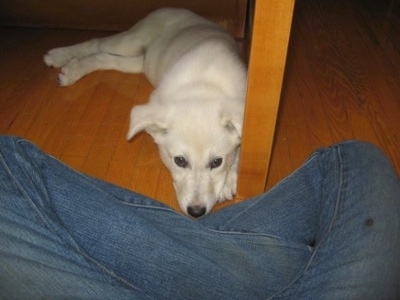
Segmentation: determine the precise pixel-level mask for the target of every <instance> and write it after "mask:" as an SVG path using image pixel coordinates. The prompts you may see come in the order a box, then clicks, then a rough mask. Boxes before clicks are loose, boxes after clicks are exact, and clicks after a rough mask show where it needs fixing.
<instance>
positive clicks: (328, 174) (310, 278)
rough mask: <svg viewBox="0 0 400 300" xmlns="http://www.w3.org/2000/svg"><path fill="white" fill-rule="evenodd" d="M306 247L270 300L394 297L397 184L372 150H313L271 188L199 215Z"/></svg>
mask: <svg viewBox="0 0 400 300" xmlns="http://www.w3.org/2000/svg"><path fill="white" fill-rule="evenodd" d="M200 222H202V223H203V224H205V225H206V226H209V227H211V228H216V229H219V230H230V231H234V230H237V231H246V232H255V233H265V234H270V235H274V236H277V237H279V238H280V239H287V240H290V241H292V242H298V243H302V244H305V245H309V246H310V247H312V252H313V253H312V255H311V257H310V260H309V261H308V262H307V263H306V264H305V265H304V269H303V271H302V272H301V273H299V276H298V277H296V278H294V279H293V281H292V282H291V283H290V284H289V285H287V286H286V287H284V288H283V289H282V290H281V291H280V292H278V293H276V294H275V295H273V296H272V297H273V298H274V299H278V298H280V299H399V298H400V294H399V292H400V291H399V287H400V259H399V258H398V256H399V254H400V181H399V178H398V175H397V174H396V172H395V171H394V169H393V167H392V165H391V163H390V162H389V161H388V159H387V158H386V157H385V155H384V154H383V153H382V152H381V151H380V150H379V149H377V148H376V147H374V146H372V145H370V144H367V143H360V142H346V143H342V144H338V145H335V146H333V147H331V148H328V149H321V150H320V151H316V152H315V153H314V154H313V155H312V156H311V157H310V158H309V159H308V161H307V162H306V163H305V164H304V165H303V166H302V167H301V168H300V169H299V170H297V171H296V172H294V173H293V174H292V175H290V176H289V177H288V178H286V179H285V180H284V181H282V182H281V183H279V184H278V185H277V186H276V187H275V188H273V189H272V190H271V191H270V192H268V193H266V194H264V195H262V196H260V197H256V198H255V199H252V200H248V201H244V202H242V203H240V204H238V205H233V206H230V207H228V208H226V209H224V210H221V211H218V212H216V213H214V214H210V215H209V216H206V217H204V218H202V219H201V220H200Z"/></svg>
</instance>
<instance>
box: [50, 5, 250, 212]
mask: <svg viewBox="0 0 400 300" xmlns="http://www.w3.org/2000/svg"><path fill="white" fill-rule="evenodd" d="M44 61H45V63H46V64H47V65H48V66H52V67H62V69H61V72H60V74H59V75H58V82H59V84H60V85H61V86H68V85H71V84H73V83H74V82H76V81H77V80H79V79H80V78H81V77H83V76H85V75H86V74H88V73H90V72H93V71H96V70H118V71H123V72H129V73H140V72H143V73H144V74H145V75H146V76H147V78H148V79H149V80H150V82H151V83H152V84H153V86H154V87H155V89H154V91H153V93H152V94H151V96H150V100H149V102H148V103H147V104H144V105H137V106H135V107H134V108H133V109H132V111H131V117H130V126H129V131H128V133H127V139H128V140H130V139H132V138H133V137H134V136H135V135H136V134H137V133H138V132H140V131H143V130H144V131H146V132H148V133H149V134H150V135H151V136H152V137H153V139H154V141H155V142H156V143H157V145H158V147H159V151H160V155H161V158H162V160H163V162H164V164H165V165H166V166H167V168H168V169H169V170H170V172H171V174H172V177H173V183H174V187H175V190H176V194H177V198H178V202H179V206H180V208H181V209H182V211H183V212H184V213H185V214H188V215H190V216H192V217H195V218H197V217H200V216H203V215H205V214H207V213H209V212H210V210H211V209H212V207H213V206H214V205H215V204H216V203H217V202H221V201H224V200H226V199H232V198H233V197H234V195H235V193H236V181H237V166H238V155H239V147H240V142H241V133H242V123H243V112H244V102H245V93H246V79H247V78H246V76H247V75H246V69H245V66H244V64H243V62H242V60H241V58H240V54H239V51H238V47H237V44H236V42H235V40H234V38H233V37H232V36H230V35H229V34H228V33H227V32H226V31H225V30H224V29H222V28H221V27H219V26H218V25H216V24H214V23H213V22H211V21H209V20H206V19H204V18H202V17H200V16H198V15H196V14H194V13H192V12H190V11H188V10H185V9H172V8H164V9H159V10H157V11H155V12H153V13H151V14H150V15H148V16H147V17H146V18H144V19H143V20H141V21H139V22H138V23H137V24H136V25H135V26H133V27H132V28H131V29H129V30H127V31H124V32H121V33H119V34H116V35H113V36H110V37H106V38H100V39H92V40H89V41H86V42H83V43H79V44H76V45H73V46H69V47H61V48H55V49H52V50H50V51H49V52H48V53H47V54H45V56H44Z"/></svg>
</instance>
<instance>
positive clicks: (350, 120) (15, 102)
mask: <svg viewBox="0 0 400 300" xmlns="http://www.w3.org/2000/svg"><path fill="white" fill-rule="evenodd" d="M108 34H109V33H106V32H93V31H92V32H89V31H67V30H65V31H63V30H51V29H27V28H1V29H0V133H1V134H9V135H18V136H22V137H24V138H27V139H29V140H31V141H33V142H34V143H36V144H37V145H39V146H40V147H41V148H42V149H44V150H45V151H46V152H48V153H50V154H52V155H54V156H55V157H57V158H59V159H61V160H62V161H64V162H66V163H67V164H69V165H71V166H72V167H74V168H76V169H78V170H80V171H83V172H85V173H87V174H90V175H93V176H96V177H98V178H101V179H105V180H107V181H110V182H113V183H116V184H118V185H120V186H123V187H126V188H128V189H132V190H135V191H138V192H140V193H144V194H146V195H149V196H151V197H154V198H156V199H158V200H160V201H163V202H165V203H168V204H170V205H172V206H173V207H174V208H177V204H176V201H175V193H174V191H173V187H172V183H171V178H170V175H169V174H168V171H167V170H166V168H165V167H164V166H163V165H162V163H161V161H160V159H159V156H158V152H157V148H156V146H155V145H154V143H153V141H152V139H151V138H150V137H149V136H148V135H146V134H140V135H139V136H137V137H136V138H135V139H134V140H133V141H132V142H129V143H128V142H127V141H126V140H125V134H126V131H127V128H128V116H129V112H130V109H131V107H132V106H133V105H135V104H138V103H144V102H146V100H147V97H148V95H149V93H150V92H151V90H152V87H151V85H150V84H149V83H148V81H147V80H146V79H145V78H144V76H142V75H132V74H122V73H118V72H113V71H104V72H96V73H93V74H91V75H89V76H87V77H85V78H84V79H82V80H80V81H79V82H77V83H76V84H75V85H73V86H71V87H66V88H60V87H58V86H57V84H56V75H57V73H58V71H57V70H56V69H51V68H47V67H46V66H45V65H44V63H43V61H42V55H43V54H44V53H45V52H46V51H47V50H48V49H50V48H53V47H57V46H64V45H69V44H72V43H76V42H79V41H83V40H85V39H89V38H91V37H95V36H97V37H99V36H104V35H108ZM266 59H267V58H266ZM347 139H359V140H365V141H370V142H373V143H375V144H376V145H378V146H380V147H381V148H382V149H383V150H384V151H385V152H386V153H387V154H388V156H389V157H390V158H391V159H392V161H393V163H394V165H395V167H396V168H397V170H398V171H399V172H400V8H399V4H398V3H397V1H396V0H393V1H392V0H355V1H347V0H326V1H314V0H297V3H296V9H295V14H294V20H293V30H292V34H291V41H290V45H289V54H288V60H287V69H286V74H285V80H284V87H283V91H282V100H281V107H280V113H279V119H278V126H277V132H276V137H275V144H274V148H273V154H272V161H271V169H270V174H269V179H268V182H267V185H266V189H269V188H270V187H271V186H273V185H274V184H275V183H277V182H278V181H279V180H280V179H282V178H283V177H284V176H286V175H288V174H289V173H290V172H291V171H293V170H294V169H296V168H297V167H298V166H300V165H301V163H302V162H303V161H304V159H306V158H307V156H308V155H309V154H310V153H311V151H312V150H314V149H315V148H318V147H323V146H328V145H330V144H332V143H335V142H339V141H342V140H347Z"/></svg>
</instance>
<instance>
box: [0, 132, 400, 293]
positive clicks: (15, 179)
mask: <svg viewBox="0 0 400 300" xmlns="http://www.w3.org/2000/svg"><path fill="white" fill-rule="evenodd" d="M399 254H400V182H399V178H398V176H397V175H396V173H395V171H394V170H393V167H392V166H391V164H390V162H389V161H388V160H387V158H386V157H385V156H384V155H383V154H382V153H381V152H380V151H379V150H378V149H377V148H375V147H374V146H372V145H370V144H366V143H360V142H346V143H341V144H338V145H335V146H333V147H330V148H327V149H321V150H318V151H316V152H314V153H313V154H312V155H311V156H310V158H309V159H308V160H307V161H306V162H305V164H304V165H303V166H302V167H301V168H299V169H298V170H297V171H295V172H294V173H293V174H292V175H290V176H289V177H288V178H286V179H285V180H283V181H282V182H281V183H279V184H278V185H277V186H276V187H274V188H273V189H272V190H271V191H269V192H268V193H266V194H263V195H260V196H258V197H254V198H253V199H249V200H246V201H244V202H241V203H239V204H237V205H232V206H229V207H227V208H225V209H223V210H220V211H217V212H215V213H212V214H210V215H207V216H205V217H203V218H201V219H200V220H192V219H190V218H188V217H186V216H183V215H181V214H179V213H177V212H175V211H173V210H172V209H171V208H169V207H167V206H165V205H163V204H161V203H159V202H156V201H154V200H152V199H149V198H147V197H145V196H142V195H139V194H136V193H133V192H131V191H128V190H124V189H122V188H120V187H117V186H114V185H111V184H109V183H106V182H103V181H100V180H97V179H94V178H91V177H88V176H86V175H83V174H80V173H77V172H76V171H74V170H72V169H70V168H69V167H67V166H65V165H63V164H62V163H61V162H59V161H57V160H56V159H54V158H52V157H51V156H49V155H46V154H45V153H43V152H42V151H40V150H39V149H38V148H37V147H35V146H34V145H32V144H31V143H29V142H27V141H25V140H22V139H18V138H15V137H2V138H0V298H4V299H59V298H64V299H71V298H80V299H114V300H115V299H268V298H270V299H398V298H399V297H400V294H399V283H400V259H399V258H398V256H399Z"/></svg>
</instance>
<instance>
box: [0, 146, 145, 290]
mask: <svg viewBox="0 0 400 300" xmlns="http://www.w3.org/2000/svg"><path fill="white" fill-rule="evenodd" d="M21 141H22V142H27V141H25V140H18V141H17V142H21ZM28 143H29V142H28ZM45 155H46V156H48V157H50V158H52V159H54V157H52V156H49V155H47V154H45ZM0 158H1V159H0V162H1V164H2V165H3V167H4V169H5V170H6V171H7V173H8V175H9V176H10V178H11V179H12V181H13V184H14V185H15V186H16V188H18V190H19V191H20V192H21V193H22V194H23V195H24V197H25V198H26V199H29V201H28V202H29V205H30V206H31V207H32V208H33V209H34V211H35V214H36V216H38V218H39V219H40V221H41V222H42V224H43V225H44V226H46V227H47V228H48V229H49V230H51V231H52V232H54V234H56V235H57V236H58V237H59V238H60V240H61V241H63V243H65V245H66V246H67V247H72V245H71V244H70V243H68V242H67V241H65V239H64V238H62V237H60V235H59V234H58V233H57V231H56V230H53V228H52V226H51V224H50V223H49V222H48V221H47V220H46V218H45V217H44V216H43V215H42V213H41V212H40V211H39V210H38V209H37V206H36V205H35V204H34V201H33V200H32V199H31V198H30V197H29V195H28V194H27V193H26V191H25V189H24V188H23V187H22V186H21V184H20V183H19V181H18V180H17V178H16V177H15V176H14V175H13V173H12V171H11V169H10V168H9V166H8V164H7V163H6V160H5V159H4V156H3V154H2V153H1V151H0ZM68 235H69V237H70V238H71V239H72V240H73V241H74V242H75V239H73V238H72V236H71V235H70V234H69V233H68ZM75 244H76V246H75V247H73V249H74V250H75V251H77V252H78V253H79V254H80V255H81V256H82V257H84V258H85V260H86V261H87V262H88V263H89V262H91V263H92V264H94V265H95V266H96V268H98V269H99V270H101V271H103V272H104V273H106V274H108V275H109V276H111V277H113V278H115V279H117V280H118V281H120V282H122V283H123V284H126V285H127V286H128V287H129V288H132V289H135V290H138V291H141V292H142V293H143V294H144V295H146V296H147V297H149V296H148V295H147V294H146V293H145V292H144V291H142V290H141V289H140V288H138V287H136V286H135V285H133V284H132V283H130V282H128V281H127V280H126V279H124V278H122V277H120V276H117V275H116V274H115V273H114V272H112V271H111V270H108V268H106V267H105V266H103V265H102V264H101V263H99V262H97V261H96V260H94V259H93V258H91V257H90V256H89V255H88V254H86V252H85V251H83V250H82V249H81V248H80V247H79V245H78V244H77V243H76V242H75ZM149 298H150V297H149Z"/></svg>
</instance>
